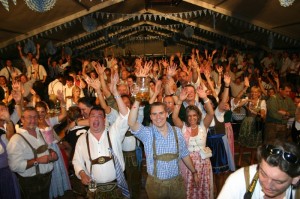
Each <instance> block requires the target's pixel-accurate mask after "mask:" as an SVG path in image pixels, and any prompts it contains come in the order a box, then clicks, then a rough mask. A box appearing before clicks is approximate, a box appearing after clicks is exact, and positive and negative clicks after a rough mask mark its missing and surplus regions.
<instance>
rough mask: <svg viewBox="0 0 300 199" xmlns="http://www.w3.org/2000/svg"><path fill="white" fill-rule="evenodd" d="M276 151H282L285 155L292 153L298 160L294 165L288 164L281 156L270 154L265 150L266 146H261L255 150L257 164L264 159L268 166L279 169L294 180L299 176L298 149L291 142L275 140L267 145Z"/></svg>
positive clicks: (299, 151)
mask: <svg viewBox="0 0 300 199" xmlns="http://www.w3.org/2000/svg"><path fill="white" fill-rule="evenodd" d="M268 144H269V145H272V146H273V147H274V148H276V149H280V150H284V151H285V152H287V153H292V154H293V155H295V156H296V157H297V158H298V162H297V163H296V164H293V163H290V162H288V161H287V160H285V159H284V158H283V157H282V154H278V155H277V154H275V155H272V154H270V151H269V150H267V148H266V147H267V145H262V146H260V147H259V148H258V150H257V160H258V163H261V161H262V159H264V160H265V161H266V162H267V163H268V164H269V165H271V166H273V167H279V168H280V170H282V171H283V172H285V173H287V174H288V175H289V176H290V177H292V178H294V177H297V176H299V175H300V162H299V160H300V150H299V147H298V146H297V145H296V144H294V143H291V142H283V141H279V140H276V141H275V142H273V143H268Z"/></svg>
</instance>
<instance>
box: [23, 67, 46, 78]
mask: <svg viewBox="0 0 300 199" xmlns="http://www.w3.org/2000/svg"><path fill="white" fill-rule="evenodd" d="M34 73H35V70H34V68H33V66H32V65H30V66H27V77H28V79H31V78H33V76H34ZM44 76H47V72H46V70H45V68H44V66H42V65H39V66H38V74H37V80H43V79H44Z"/></svg>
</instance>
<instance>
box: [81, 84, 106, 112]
mask: <svg viewBox="0 0 300 199" xmlns="http://www.w3.org/2000/svg"><path fill="white" fill-rule="evenodd" d="M87 84H88V85H89V86H91V87H92V88H93V89H95V91H96V93H97V96H98V99H99V102H100V105H101V107H102V108H103V109H104V111H105V113H106V114H109V113H110V111H111V108H110V107H109V106H108V105H107V104H106V102H105V99H104V98H103V95H102V92H101V84H100V81H99V79H96V80H92V79H89V80H88V81H87Z"/></svg>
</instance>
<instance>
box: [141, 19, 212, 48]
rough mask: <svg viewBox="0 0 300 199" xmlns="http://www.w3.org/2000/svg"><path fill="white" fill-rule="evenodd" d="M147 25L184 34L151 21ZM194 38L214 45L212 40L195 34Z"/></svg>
mask: <svg viewBox="0 0 300 199" xmlns="http://www.w3.org/2000/svg"><path fill="white" fill-rule="evenodd" d="M145 24H148V25H152V26H158V27H160V28H163V29H165V30H168V31H171V32H175V33H182V32H181V31H179V30H177V29H175V28H170V27H168V26H164V25H159V24H156V23H154V22H151V21H147V22H145ZM192 38H195V39H197V40H199V41H204V42H207V43H210V44H212V43H214V42H213V41H212V40H209V39H206V38H203V37H200V36H197V35H195V34H194V35H193V36H192Z"/></svg>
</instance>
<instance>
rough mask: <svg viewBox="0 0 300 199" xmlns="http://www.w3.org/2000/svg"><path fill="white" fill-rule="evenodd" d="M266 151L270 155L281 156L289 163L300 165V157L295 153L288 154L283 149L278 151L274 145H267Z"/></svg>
mask: <svg viewBox="0 0 300 199" xmlns="http://www.w3.org/2000/svg"><path fill="white" fill-rule="evenodd" d="M265 149H266V151H267V152H268V153H269V154H270V155H281V156H282V158H283V159H284V160H286V161H287V162H289V163H292V164H297V163H299V159H298V157H297V156H296V155H295V154H293V153H290V152H286V151H284V150H282V149H278V148H276V147H275V146H273V145H266V147H265Z"/></svg>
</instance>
